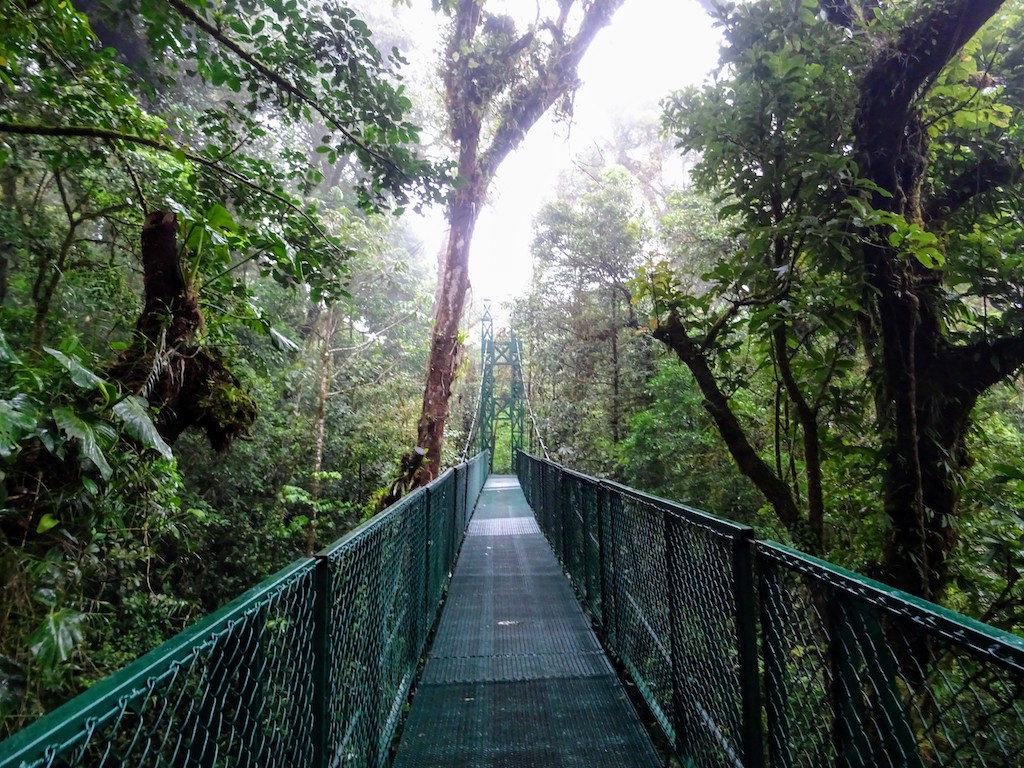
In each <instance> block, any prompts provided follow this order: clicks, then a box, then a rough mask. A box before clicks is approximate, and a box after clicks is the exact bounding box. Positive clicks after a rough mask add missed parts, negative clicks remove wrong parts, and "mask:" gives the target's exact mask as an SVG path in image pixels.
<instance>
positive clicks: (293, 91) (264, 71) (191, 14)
mask: <svg viewBox="0 0 1024 768" xmlns="http://www.w3.org/2000/svg"><path fill="white" fill-rule="evenodd" d="M167 4H168V5H169V6H171V7H172V8H173V9H174V10H176V11H177V12H178V13H179V14H180V15H181V16H183V17H184V18H186V19H188V20H189V21H190V22H192V23H193V24H195V25H196V26H197V27H199V29H201V30H203V32H205V33H206V34H208V35H209V36H210V37H212V38H213V39H214V40H216V41H217V42H218V43H220V44H221V45H223V46H224V47H225V48H227V49H228V50H229V51H231V52H232V53H233V54H235V55H236V56H237V57H238V58H239V59H241V60H242V61H244V62H245V63H246V64H248V65H249V66H250V67H252V68H253V69H254V70H256V72H258V73H259V74H260V76H262V77H264V78H266V79H267V80H268V81H270V82H271V83H273V84H274V85H276V86H277V87H278V88H280V89H281V90H282V91H284V92H285V93H287V94H289V95H290V96H293V97H294V98H296V99H297V100H299V101H300V102H302V103H303V104H305V105H306V106H308V107H309V108H310V109H312V110H313V111H314V112H316V113H317V114H319V115H320V116H321V117H323V118H324V120H326V121H327V123H328V125H331V126H333V127H334V129H335V130H337V131H338V133H340V134H341V135H342V136H344V137H345V138H346V139H347V140H348V141H349V143H351V144H352V145H353V146H354V147H357V148H358V149H361V150H363V151H364V152H366V153H367V154H368V155H370V156H371V157H374V158H376V159H377V160H378V161H379V162H380V163H382V164H384V165H386V166H387V167H389V168H391V169H392V170H394V171H395V172H397V173H398V174H399V175H400V176H401V177H402V178H406V179H407V178H408V174H406V173H405V172H404V171H403V170H402V169H401V168H399V167H398V166H397V165H396V164H395V162H394V161H393V160H391V158H389V157H387V156H386V155H383V154H381V153H380V152H378V151H377V150H375V149H373V148H372V147H370V146H369V145H368V144H366V142H364V141H362V140H361V139H359V138H358V137H357V136H356V135H355V134H354V133H352V131H351V130H349V129H348V128H347V127H346V126H345V125H344V124H343V123H342V122H341V120H340V119H339V118H337V117H335V116H334V115H333V114H331V113H330V112H328V111H327V110H326V109H324V108H323V107H322V106H321V105H320V103H319V102H318V101H317V100H316V99H314V98H313V97H312V96H310V95H309V94H308V93H306V92H305V91H304V90H302V89H301V88H300V87H299V86H297V85H296V84H295V83H293V82H291V81H290V80H288V79H286V78H284V77H282V76H281V75H279V74H278V73H277V72H275V71H274V70H272V69H271V68H270V67H268V66H267V65H266V64H264V63H263V62H262V61H260V60H259V59H257V58H256V57H255V56H254V55H253V54H252V53H250V52H249V51H247V50H245V49H244V48H242V46H240V45H239V44H238V43H236V42H235V41H234V40H232V39H231V38H230V37H228V36H227V35H225V34H224V33H223V32H222V31H221V30H220V29H218V28H217V27H215V26H214V25H212V24H211V23H210V22H208V21H207V20H206V19H204V18H203V17H202V16H200V15H199V14H198V13H196V12H195V11H194V10H192V9H191V8H190V7H189V6H188V5H186V4H185V3H184V2H182V0H167Z"/></svg>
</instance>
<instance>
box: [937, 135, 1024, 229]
mask: <svg viewBox="0 0 1024 768" xmlns="http://www.w3.org/2000/svg"><path fill="white" fill-rule="evenodd" d="M1022 178H1024V168H1022V167H1021V158H1020V156H1019V155H1018V154H1017V153H1016V152H1013V151H1011V150H1009V148H1008V151H1007V154H1005V155H1004V154H1000V155H996V156H991V155H990V156H988V157H983V158H980V159H979V160H978V161H977V162H975V163H973V164H972V165H971V166H970V167H969V168H967V169H966V170H965V171H963V172H962V173H960V174H959V175H958V176H957V177H956V178H954V179H953V180H952V181H950V182H949V184H948V185H947V188H946V192H945V194H943V195H941V196H939V197H935V198H932V199H930V200H928V201H926V202H925V204H924V206H923V208H924V210H923V211H922V218H923V219H924V221H925V223H926V224H930V225H935V224H942V223H944V222H946V221H947V220H948V219H949V217H950V216H952V215H953V214H954V213H956V211H958V210H959V209H960V208H962V207H963V206H964V205H965V204H966V203H968V202H970V201H971V200H973V199H974V198H976V197H979V196H981V195H984V194H985V193H987V192H991V191H992V190H994V189H997V188H998V187H1004V186H1011V185H1015V184H1018V183H1020V181H1021V180H1022Z"/></svg>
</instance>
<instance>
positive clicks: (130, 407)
mask: <svg viewBox="0 0 1024 768" xmlns="http://www.w3.org/2000/svg"><path fill="white" fill-rule="evenodd" d="M114 414H115V415H116V416H117V417H118V418H119V419H120V420H121V423H122V424H124V429H125V432H127V433H128V434H129V435H131V436H132V437H133V438H135V439H136V440H138V441H139V442H140V443H142V444H143V445H144V446H145V447H146V448H152V449H153V450H154V451H157V452H158V453H159V454H160V455H161V456H163V457H164V458H165V459H170V458H173V457H174V454H173V453H172V452H171V447H170V446H169V445H168V444H167V443H166V442H164V439H163V438H162V437H160V433H159V432H158V431H157V428H156V425H155V424H154V423H153V419H151V418H150V416H149V409H148V404H147V403H146V401H145V400H143V399H142V398H141V397H136V396H135V395H130V396H129V397H126V398H125V399H124V400H121V401H120V402H118V403H116V404H115V405H114Z"/></svg>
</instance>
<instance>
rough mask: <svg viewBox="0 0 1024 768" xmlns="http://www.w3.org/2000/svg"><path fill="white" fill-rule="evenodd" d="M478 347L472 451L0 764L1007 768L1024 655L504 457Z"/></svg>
mask: <svg viewBox="0 0 1024 768" xmlns="http://www.w3.org/2000/svg"><path fill="white" fill-rule="evenodd" d="M482 341H483V343H482V361H481V362H482V376H481V396H480V404H479V406H478V413H477V417H476V419H477V420H476V422H475V424H474V428H473V430H471V432H472V433H474V434H475V435H476V438H475V442H476V447H477V448H479V449H481V450H480V451H479V452H478V453H477V454H476V456H475V457H474V458H472V459H467V460H466V461H464V462H463V463H461V464H460V465H459V466H457V467H454V468H452V469H450V470H448V471H447V472H446V473H445V474H444V475H442V476H441V477H439V478H437V479H436V480H435V481H434V482H432V483H431V484H430V485H429V486H427V487H426V488H421V489H419V490H417V491H416V492H414V493H412V494H411V495H409V496H407V497H406V498H404V499H403V500H402V501H401V502H399V503H398V504H396V505H394V506H393V507H391V508H389V509H388V510H386V511H385V512H384V513H382V514H380V515H378V516H377V517H375V518H373V519H372V520H370V521H368V522H367V523H365V524H363V525H362V526H360V527H359V528H357V529H355V530H353V531H352V532H350V533H349V534H347V535H346V536H344V537H343V538H342V539H340V540H339V541H337V542H335V543H334V544H332V545H331V546H329V547H327V548H326V549H325V550H323V551H322V552H320V553H318V554H317V555H316V556H314V557H311V558H303V559H300V560H297V561H296V562H294V563H293V564H291V565H290V566H288V567H287V568H285V569H283V570H282V571H280V572H279V573H277V574H275V575H273V576H271V577H270V578H268V579H267V580H266V581H264V582H263V583H261V584H259V585H258V586H256V587H254V588H253V589H252V590H250V591H249V592H247V593H245V594H244V595H242V596H240V597H239V598H238V599H236V600H234V601H232V602H231V603H229V604H228V605H226V606H224V607H223V608H222V609H221V610H219V611H217V612H216V613H214V614H212V615H210V616H208V617H206V618H205V619H203V620H201V621H200V622H198V623H197V624H196V625H195V626H193V627H192V628H190V629H189V630H187V631H185V632H183V633H182V634H180V635H178V636H176V637H174V638H172V639H171V640H169V641H168V642H166V643H165V644H163V645H162V646H160V647H158V648H157V649H155V650H153V651H152V652H150V653H148V654H146V655H145V656H143V657H141V658H140V659H138V660H137V661H135V662H134V663H132V664H130V665H129V666H128V667H126V668H125V669H123V670H121V671H120V672H118V673H116V674H115V675H113V676H111V677H110V678H107V679H106V680H103V681H101V682H99V683H97V684H96V685H94V686H93V687H92V688H91V689H89V690H88V691H87V692H86V693H85V694H83V695H82V696H79V697H78V698H76V699H74V700H72V701H70V702H68V703H67V704H65V705H64V706H62V707H60V708H59V709H57V710H55V711H54V712H52V713H50V714H49V715H47V716H46V717H44V718H42V719H40V720H39V721H37V722H36V723H34V724H33V725H31V726H29V727H28V728H26V729H25V730H24V731H21V732H20V733H18V734H15V735H14V736H13V737H12V738H11V739H9V740H7V741H6V742H3V743H0V768H14V767H15V766H19V767H24V768H28V767H31V768H36V767H37V766H204V767H205V766H253V767H254V768H255V766H261V767H262V766H282V767H284V766H288V767H291V766H310V767H311V768H326V767H328V766H331V767H333V766H367V767H373V768H377V767H378V766H386V765H394V766H397V767H398V768H414V767H416V766H446V765H450V766H575V765H579V766H659V765H680V766H685V767H686V768H692V767H700V768H704V767H705V766H707V767H710V766H727V767H729V768H739V767H740V766H743V767H744V768H761V767H762V766H770V767H771V768H790V767H795V766H801V767H805V768H821V767H822V766H843V767H844V768H855V767H856V768H869V767H872V766H882V767H886V766H893V767H895V766H909V767H912V768H928V767H930V766H962V767H964V768H968V767H970V768H975V767H988V766H992V767H996V766H1000V767H1008V768H1021V767H1022V766H1024V639H1022V638H1020V637H1017V636H1015V635H1011V634H1008V633H1005V632H1002V631H1000V630H997V629H995V628H992V627H989V626H986V625H984V624H981V623H978V622H975V621H972V620H971V619H968V618H966V617H964V616H960V615H958V614H956V613H953V612H952V611H948V610H946V609H943V608H941V607H939V606H936V605H933V604H930V603H927V602H925V601H922V600H919V599H917V598H914V597H912V596H909V595H906V594H904V593H900V592H898V591H897V590H894V589H891V588H889V587H887V586H885V585H882V584H879V583H877V582H874V581H871V580H869V579H866V578H864V577H862V576H859V575H857V574H855V573H851V572H849V571H846V570H844V569H842V568H839V567H836V566H834V565H831V564H829V563H826V562H823V561H821V560H817V559H815V558H812V557H809V556H807V555H804V554H802V553H800V552H797V551H795V550H792V549H789V548H787V547H785V546H783V545H781V544H778V543H775V542H771V541H764V540H761V539H759V538H757V536H756V535H755V532H754V531H753V530H752V529H751V528H749V527H747V526H743V525H739V524H736V523H733V522H731V521H728V520H724V519H721V518H718V517H715V516H713V515H709V514H707V513H705V512H702V511H700V510H697V509H693V508H690V507H687V506H684V505H681V504H677V503H675V502H672V501H668V500H665V499H660V498H656V497H653V496H649V495H647V494H644V493H641V492H639V491H636V490H634V489H630V488H627V487H624V486H621V485H618V484H616V483H612V482H608V481H605V480H600V479H597V478H592V477H588V476H586V475H582V474H579V473H576V472H573V471H571V470H569V469H566V468H564V467H560V466H558V465H557V464H555V463H553V462H551V461H550V460H549V459H548V458H546V457H539V456H537V457H535V456H532V455H530V454H528V453H525V452H523V451H522V450H521V449H522V448H523V447H525V446H524V442H525V440H526V437H527V434H528V433H527V429H526V426H527V425H526V419H527V417H528V416H529V417H530V421H531V422H532V425H531V426H532V427H533V430H534V434H535V436H536V438H538V439H537V444H538V445H539V446H540V447H541V450H542V451H543V441H542V440H540V439H539V437H540V434H539V433H540V430H538V429H537V425H536V419H535V418H533V412H532V409H531V408H530V406H529V402H528V398H527V397H526V388H525V387H524V386H523V383H524V378H523V370H522V349H521V347H520V345H519V343H518V340H517V339H516V338H515V335H514V334H513V333H511V332H510V333H508V334H506V335H502V336H500V337H499V338H495V335H494V333H493V326H492V323H491V319H490V315H489V313H487V314H485V320H484V329H483V338H482ZM499 371H501V373H499V374H498V375H497V376H496V375H495V374H496V373H497V372H499ZM502 422H508V424H509V426H508V429H509V434H510V442H511V446H512V450H513V455H514V456H515V469H516V474H515V475H494V474H491V461H492V455H493V454H492V450H493V448H494V447H495V435H496V433H497V429H498V426H499V425H500V424H501V423H502ZM472 444H473V438H472V437H471V440H470V442H469V443H468V444H467V446H468V447H471V446H472ZM467 453H468V449H467Z"/></svg>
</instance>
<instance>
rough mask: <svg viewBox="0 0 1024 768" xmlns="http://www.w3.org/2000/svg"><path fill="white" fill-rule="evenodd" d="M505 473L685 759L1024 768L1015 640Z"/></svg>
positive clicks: (698, 529)
mask: <svg viewBox="0 0 1024 768" xmlns="http://www.w3.org/2000/svg"><path fill="white" fill-rule="evenodd" d="M517 470H518V474H519V478H520V483H521V485H522V486H523V490H524V493H525V494H526V497H527V500H528V501H529V503H530V505H531V507H533V509H534V514H535V515H536V517H537V520H538V523H539V525H540V527H541V530H543V531H544V533H545V535H546V536H547V537H548V540H549V541H550V542H551V545H552V548H553V549H554V550H555V554H556V555H557V556H558V558H559V560H560V561H561V563H562V566H563V568H564V569H565V571H566V574H567V575H568V576H569V578H570V579H571V581H572V583H573V586H574V588H575V589H576V592H577V595H578V597H579V600H580V602H581V604H582V605H583V607H584V608H585V609H587V610H588V611H589V612H590V614H591V615H592V616H593V618H594V620H595V623H596V624H597V625H598V630H599V636H600V637H601V640H602V642H603V643H604V645H605V647H606V649H607V650H608V651H609V652H610V653H611V655H613V656H614V657H616V658H617V659H618V660H619V661H620V663H621V664H622V666H623V667H624V668H625V670H626V672H627V674H629V675H630V677H631V678H632V679H633V682H634V683H635V684H636V687H637V689H638V690H639V691H640V692H641V694H642V695H643V696H644V698H645V699H646V701H647V704H648V706H649V707H650V709H651V711H652V712H653V714H654V716H655V719H656V720H657V722H658V723H659V725H660V726H661V728H662V730H663V731H664V732H665V734H666V736H667V738H668V740H669V743H670V744H671V745H672V747H673V749H674V751H675V753H676V756H677V757H678V758H679V760H680V762H681V763H682V764H683V765H694V766H712V765H714V766H717V765H730V766H746V767H747V768H760V766H764V765H770V766H772V767H773V768H775V767H776V766H778V767H779V768H783V767H785V768H790V766H794V767H795V766H805V767H806V768H817V767H818V766H826V765H827V766H833V765H835V766H849V767H851V768H853V767H854V766H856V767H860V768H868V767H869V766H880V767H883V768H884V767H885V766H894V767H895V766H916V767H919V768H924V767H925V766H962V767H963V768H968V766H970V768H976V767H985V766H991V767H992V768H995V767H996V766H999V767H1000V768H1002V767H1003V766H1015V765H1024V638H1021V637H1017V636H1016V635H1012V634H1010V633H1007V632H1003V631H1002V630H999V629H996V628H994V627H990V626H987V625H984V624H982V623H980V622H977V621H974V620H972V619H969V618H967V617H965V616H961V615H959V614H957V613H955V612H953V611H950V610H948V609H945V608H942V607H940V606H938V605H934V604H932V603H929V602H927V601H924V600H921V599H919V598H916V597H913V596H911V595H908V594H905V593H903V592H900V591H899V590H895V589H892V588H890V587H887V586H885V585H883V584H880V583H879V582H876V581H872V580H871V579H867V578H865V577H863V576H860V575H858V574H856V573H853V572H851V571H847V570H845V569H843V568H840V567H838V566H835V565H832V564H831V563H827V562H825V561H823V560H819V559H817V558H814V557H810V556H809V555H805V554H803V553H801V552H798V551H796V550H793V549H791V548H789V547H785V546H783V545H781V544H778V543H775V542H771V541H760V540H757V539H756V537H755V535H754V531H753V529H752V528H750V527H748V526H743V525H739V524H737V523H733V522H731V521H728V520H724V519H722V518H718V517H715V516H713V515H708V514H707V513H704V512H702V511H700V510H698V509H694V508H692V507H687V506H685V505H681V504H677V503H675V502H672V501H669V500H666V499H661V498H658V497H655V496H650V495H648V494H644V493H641V492H639V491H636V490H634V489H632V488H628V487H626V486H623V485H620V484H618V483H613V482H609V481H605V480H599V479H597V478H593V477H589V476H587V475H583V474H581V473H579V472H574V471H572V470H568V469H565V468H564V467H560V466H559V465H557V464H554V463H553V462H551V461H549V460H547V459H540V458H537V457H533V456H529V455H527V454H525V453H523V452H520V453H519V454H518V456H517ZM595 585H596V586H595Z"/></svg>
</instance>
